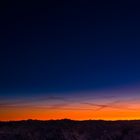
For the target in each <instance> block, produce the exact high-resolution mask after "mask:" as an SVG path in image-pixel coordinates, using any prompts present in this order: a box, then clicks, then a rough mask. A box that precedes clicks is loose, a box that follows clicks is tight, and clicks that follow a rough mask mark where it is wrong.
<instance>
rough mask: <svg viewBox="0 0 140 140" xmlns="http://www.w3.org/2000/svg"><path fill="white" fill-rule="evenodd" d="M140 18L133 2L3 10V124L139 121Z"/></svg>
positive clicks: (35, 5) (53, 4)
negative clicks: (54, 121) (56, 121)
mask: <svg viewBox="0 0 140 140" xmlns="http://www.w3.org/2000/svg"><path fill="white" fill-rule="evenodd" d="M139 15H140V8H139V3H138V2H135V1H133V2H132V1H129V0H127V1H126V0H121V1H113V0H112V1H111V0H109V1H105V0H101V1H99V0H97V1H86V0H80V1H69V0H68V1H58V0H51V1H50V2H49V1H47V2H46V3H36V2H33V3H28V4H25V3H22V2H20V1H19V2H16V3H13V2H11V3H3V5H1V12H0V16H1V18H0V31H1V35H0V120H23V119H39V120H48V119H64V118H68V119H74V120H86V119H104V120H118V119H140V16H139Z"/></svg>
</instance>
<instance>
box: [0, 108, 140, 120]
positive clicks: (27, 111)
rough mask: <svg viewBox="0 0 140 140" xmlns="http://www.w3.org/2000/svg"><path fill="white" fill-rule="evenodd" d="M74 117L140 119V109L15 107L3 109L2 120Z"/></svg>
mask: <svg viewBox="0 0 140 140" xmlns="http://www.w3.org/2000/svg"><path fill="white" fill-rule="evenodd" d="M64 118H67V119H72V120H89V119H92V120H99V119H102V120H131V119H140V111H139V110H126V109H122V110H119V109H112V108H105V109H103V110H101V111H100V110H99V111H94V110H93V111H92V110H63V109H48V110H47V109H46V110H45V109H34V108H22V109H21V108H15V109H1V115H0V120H1V121H9V120H27V119H37V120H51V119H64Z"/></svg>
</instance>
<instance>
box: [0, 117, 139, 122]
mask: <svg viewBox="0 0 140 140" xmlns="http://www.w3.org/2000/svg"><path fill="white" fill-rule="evenodd" d="M24 121H40V122H49V121H75V122H84V121H104V122H110V121H111V122H117V121H140V119H118V120H117V119H116V120H111V119H110V120H109V119H85V120H78V119H77V120H76V119H69V118H64V119H48V120H44V119H43V120H39V119H25V120H3V121H0V123H3V122H24Z"/></svg>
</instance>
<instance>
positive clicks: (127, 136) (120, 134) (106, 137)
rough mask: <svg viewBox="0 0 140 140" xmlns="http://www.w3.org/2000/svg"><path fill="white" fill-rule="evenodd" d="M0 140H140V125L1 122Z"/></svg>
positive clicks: (58, 121) (99, 122)
mask: <svg viewBox="0 0 140 140" xmlns="http://www.w3.org/2000/svg"><path fill="white" fill-rule="evenodd" d="M0 140H140V121H92V120H91V121H90V120H89V121H72V120H67V119H64V120H50V121H37V120H27V121H15V122H0Z"/></svg>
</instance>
